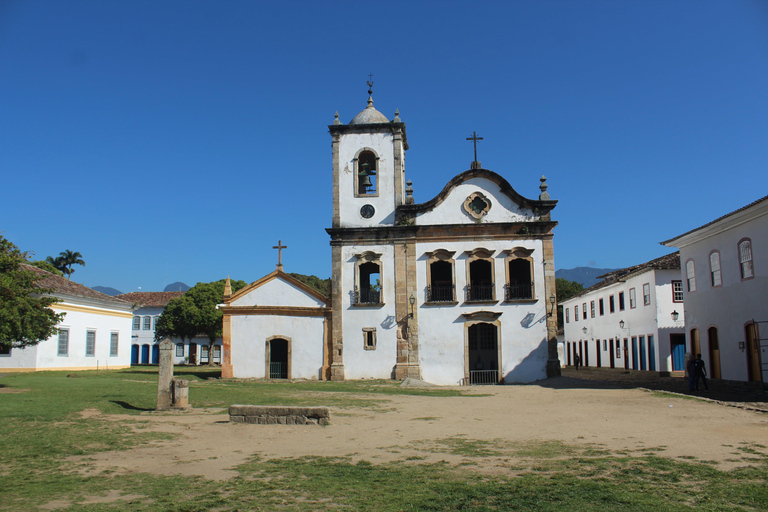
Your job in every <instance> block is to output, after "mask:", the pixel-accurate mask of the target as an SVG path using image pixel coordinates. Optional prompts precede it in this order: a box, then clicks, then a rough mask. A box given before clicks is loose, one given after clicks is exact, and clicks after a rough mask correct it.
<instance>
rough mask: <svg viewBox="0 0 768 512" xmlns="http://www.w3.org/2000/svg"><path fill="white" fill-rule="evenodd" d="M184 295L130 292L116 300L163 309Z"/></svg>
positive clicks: (180, 293) (176, 293)
mask: <svg viewBox="0 0 768 512" xmlns="http://www.w3.org/2000/svg"><path fill="white" fill-rule="evenodd" d="M182 295H184V292H131V293H124V294H122V295H117V297H118V298H120V299H123V300H125V301H128V302H130V303H132V304H140V305H142V306H144V307H150V308H152V307H157V308H164V307H165V306H167V305H168V302H169V301H170V300H171V299H176V298H178V297H181V296H182Z"/></svg>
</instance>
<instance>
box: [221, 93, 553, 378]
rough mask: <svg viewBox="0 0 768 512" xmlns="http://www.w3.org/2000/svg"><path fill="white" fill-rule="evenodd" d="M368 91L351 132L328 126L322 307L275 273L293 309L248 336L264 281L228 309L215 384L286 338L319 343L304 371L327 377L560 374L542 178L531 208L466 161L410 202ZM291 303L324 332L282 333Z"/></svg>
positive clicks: (396, 145) (395, 129)
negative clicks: (430, 193)
mask: <svg viewBox="0 0 768 512" xmlns="http://www.w3.org/2000/svg"><path fill="white" fill-rule="evenodd" d="M370 94H371V91H369V98H368V106H367V107H366V108H365V109H364V110H363V111H362V112H360V113H359V114H357V115H356V116H355V117H354V118H353V119H352V120H351V121H350V122H349V124H342V123H341V121H340V120H339V116H338V114H336V119H335V121H334V123H333V124H332V125H330V126H329V130H330V134H331V137H332V149H333V151H332V159H333V219H332V227H331V228H329V229H328V230H327V231H328V233H329V235H330V236H331V253H332V290H331V300H330V305H327V304H326V303H325V302H324V299H321V298H320V297H316V296H313V295H312V294H310V293H309V292H308V291H307V290H302V289H301V287H299V286H298V285H297V284H296V283H295V282H292V281H290V280H288V279H287V278H286V277H285V274H282V273H281V272H280V271H279V270H278V271H276V273H273V274H270V276H267V277H265V278H264V280H269V282H275V284H274V285H273V286H276V287H277V286H280V287H282V289H283V290H286V291H284V292H280V293H286V297H288V296H289V295H288V294H287V290H288V288H292V289H293V290H294V292H295V293H293V292H292V293H293V295H292V296H294V297H295V301H293V302H290V303H284V304H282V307H284V308H287V309H286V310H285V311H277V310H274V311H275V314H274V315H272V316H271V317H269V318H264V317H262V318H261V319H259V322H258V326H257V325H256V324H255V323H254V324H253V327H252V328H245V324H246V321H247V320H248V318H249V316H251V315H259V314H261V315H264V314H266V313H267V312H268V311H270V309H268V308H274V307H276V303H275V301H276V300H277V299H276V298H275V297H276V296H275V295H274V293H277V291H275V292H274V293H272V294H267V293H263V294H262V295H261V296H260V297H259V298H256V297H255V296H254V297H253V298H251V297H250V294H252V293H256V292H257V291H258V290H259V289H262V288H263V289H264V291H265V292H266V288H265V285H266V283H262V284H261V285H257V283H259V282H257V283H254V284H253V285H251V287H249V288H250V291H244V290H241V291H240V292H238V294H236V295H235V296H232V297H230V298H229V300H225V306H224V307H223V311H224V313H225V320H224V321H225V334H224V363H223V372H224V375H225V376H228V375H229V376H238V375H242V374H244V372H246V370H243V369H241V367H243V366H249V365H252V364H255V366H256V367H260V368H266V365H267V364H268V361H270V360H271V359H270V358H271V357H272V356H271V355H270V354H269V347H270V346H271V345H270V343H271V342H270V340H274V339H279V340H285V339H287V338H288V337H290V338H291V339H292V342H291V345H290V346H291V347H292V353H293V354H294V355H295V354H296V350H297V348H298V347H302V349H303V348H305V347H306V348H308V347H310V346H311V347H313V348H312V349H311V351H312V352H313V353H317V349H318V347H321V346H322V348H323V349H324V352H323V354H322V357H320V355H319V353H318V355H316V356H315V359H314V368H315V369H316V371H317V372H318V374H319V376H320V377H321V378H330V379H332V380H343V379H363V378H394V379H403V378H406V377H413V378H418V379H422V380H425V381H428V382H431V383H435V384H445V385H450V384H461V383H471V382H488V383H492V382H509V383H511V382H530V381H533V380H537V379H542V378H544V377H546V376H547V375H556V374H558V373H559V362H558V358H557V352H556V351H557V346H556V315H553V311H554V308H555V276H554V255H553V245H552V237H553V233H552V230H553V228H554V227H555V226H556V225H557V223H556V222H555V221H553V220H552V219H551V216H550V212H551V210H552V209H553V208H554V207H555V205H556V203H557V201H554V200H550V198H549V194H548V193H547V192H546V189H547V184H546V179H545V178H543V177H542V178H541V180H540V181H541V183H540V186H539V188H540V189H541V193H540V195H539V198H538V199H528V198H525V197H523V196H521V195H520V194H519V193H518V192H516V191H515V189H514V188H512V186H511V185H510V184H509V183H508V182H507V180H505V179H504V178H503V177H501V176H500V175H498V174H496V173H495V172H493V171H490V170H487V169H483V168H482V166H481V165H480V162H478V161H474V162H472V164H471V168H470V169H469V170H467V171H465V172H462V173H460V174H459V175H457V176H455V177H454V178H453V179H451V180H450V181H449V182H448V184H447V185H446V186H445V187H444V188H443V190H442V191H441V192H440V193H439V194H438V195H437V196H436V197H434V198H432V199H431V200H429V201H427V202H424V203H419V204H416V203H415V201H414V198H413V189H412V186H411V182H410V181H406V176H405V152H406V151H407V150H408V139H407V136H406V129H405V123H403V122H402V121H401V119H400V116H399V113H398V112H397V111H396V112H395V117H394V119H393V120H392V121H390V120H388V119H387V118H386V117H385V116H384V115H383V114H382V113H381V112H379V111H378V110H376V109H375V108H374V106H373V99H372V97H371V96H370ZM264 280H262V281H264ZM301 293H303V296H299V295H301ZM297 294H299V295H297ZM246 297H247V298H246ZM238 301H240V302H242V304H241V306H242V307H246V306H250V307H251V310H250V311H246V310H245V309H241V310H238V311H237V315H239V316H237V317H235V314H236V310H234V309H232V308H233V307H236V306H237V304H236V303H238ZM251 303H256V304H259V305H262V304H263V305H264V306H263V308H267V309H261V310H257V309H255V306H252V305H251ZM297 308H308V309H306V310H301V311H304V314H305V315H307V318H309V317H312V318H316V319H317V323H318V324H319V323H320V322H322V325H323V326H324V327H323V329H320V327H319V326H315V327H313V332H314V334H312V335H311V336H314V338H312V339H310V338H311V337H310V335H309V334H308V333H306V334H302V335H301V336H299V335H298V333H297V335H295V336H294V335H291V336H288V335H287V334H285V333H284V332H283V330H285V329H287V328H288V326H287V325H286V326H285V327H283V326H281V325H283V324H281V322H282V320H281V318H282V313H286V314H290V315H292V316H293V317H296V316H297V313H298V311H300V310H299V309H297ZM289 310H291V311H289ZM329 310H330V311H329ZM277 313H280V314H277ZM251 321H253V322H255V320H254V319H251ZM228 322H229V326H230V332H229V334H228V333H227V323H228ZM302 322H306V323H308V321H306V320H302ZM241 326H242V327H241ZM294 332H296V331H294ZM321 339H324V340H325V342H324V343H322V345H321V344H320V342H319V340H321ZM247 344H254V348H253V349H252V353H253V354H257V353H259V352H263V353H264V359H263V360H262V359H261V358H259V359H258V360H254V359H252V358H250V357H249V358H241V357H240V355H241V354H243V353H244V351H243V350H244V349H241V348H239V346H242V345H247ZM272 345H273V343H272ZM273 349H274V347H273ZM249 350H250V349H249ZM280 350H281V351H282V349H280ZM308 350H309V348H308ZM289 352H291V350H290V349H289ZM281 353H282V352H281ZM259 357H261V356H259ZM294 367H295V364H294Z"/></svg>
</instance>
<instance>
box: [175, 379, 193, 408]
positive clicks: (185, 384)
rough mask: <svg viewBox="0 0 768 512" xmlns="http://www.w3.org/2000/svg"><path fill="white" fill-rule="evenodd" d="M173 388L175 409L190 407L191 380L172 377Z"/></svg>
mask: <svg viewBox="0 0 768 512" xmlns="http://www.w3.org/2000/svg"><path fill="white" fill-rule="evenodd" d="M171 389H172V390H173V405H172V407H173V408H174V409H189V381H188V380H186V379H179V378H178V377H174V378H173V379H171Z"/></svg>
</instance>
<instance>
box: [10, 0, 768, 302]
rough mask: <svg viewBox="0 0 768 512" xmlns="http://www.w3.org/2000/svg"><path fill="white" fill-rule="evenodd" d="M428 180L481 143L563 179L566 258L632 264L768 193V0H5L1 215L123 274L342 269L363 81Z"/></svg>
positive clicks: (129, 284)
mask: <svg viewBox="0 0 768 512" xmlns="http://www.w3.org/2000/svg"><path fill="white" fill-rule="evenodd" d="M368 73H373V74H374V82H375V85H374V100H375V106H376V108H377V109H378V110H380V111H381V112H382V113H384V114H385V115H386V116H387V117H389V118H390V119H391V118H392V117H393V115H394V111H395V109H396V108H397V109H399V110H400V114H401V118H402V120H403V121H404V122H405V123H406V126H407V130H408V142H409V145H410V150H409V151H408V153H407V161H406V175H407V178H408V179H410V180H412V181H413V184H414V185H413V186H414V190H415V193H414V196H415V198H416V201H417V202H423V201H427V200H429V199H431V198H432V197H433V196H435V195H436V194H437V193H438V192H439V191H440V190H441V189H442V187H443V186H444V185H445V183H446V182H447V181H449V180H450V179H451V178H452V177H453V176H455V175H456V174H458V173H460V172H462V171H464V170H466V169H468V168H469V166H470V162H471V160H472V144H471V143H470V142H467V141H466V140H465V139H466V137H469V136H471V134H472V132H473V131H477V133H478V135H479V136H482V137H483V138H484V140H483V141H481V142H480V143H479V144H478V158H479V160H481V161H482V163H483V167H485V168H487V169H491V170H493V171H495V172H498V173H499V174H501V175H502V176H504V177H505V178H506V179H507V180H508V181H509V182H510V183H511V184H512V186H513V187H514V188H515V189H516V190H517V191H518V192H519V193H521V194H522V195H524V196H526V197H530V198H535V197H537V196H538V193H539V189H538V185H539V177H540V176H541V175H542V174H543V175H546V176H547V178H548V184H549V192H550V194H551V196H552V198H553V199H557V200H559V204H558V206H557V208H555V210H554V211H553V218H554V219H555V220H557V221H559V225H558V227H557V228H556V229H555V264H556V268H573V267H577V266H597V267H602V268H614V267H625V266H629V265H633V264H637V263H641V262H644V261H647V260H650V259H652V258H655V257H657V256H660V255H662V254H665V253H666V252H668V249H666V248H664V247H662V246H660V245H659V242H660V241H661V240H666V239H668V238H672V237H674V236H676V235H679V234H681V233H683V232H685V231H688V230H690V229H692V228H695V227H698V226H700V225H702V224H705V223H706V222H709V221H710V220H712V219H714V218H716V217H718V216H720V215H723V214H725V213H728V212H730V211H733V210H735V209H737V208H740V207H741V206H744V205H746V204H748V203H750V202H752V201H754V200H755V199H758V198H759V197H762V196H764V195H766V194H767V193H768V172H767V171H766V169H768V2H765V1H750V0H731V1H728V2H723V1H706V0H691V1H687V0H676V1H667V0H664V1H653V0H651V1H631V0H628V1H614V0H606V1H582V2H578V1H546V0H545V1H535V2H534V1H504V2H490V1H488V2H466V1H462V2H450V1H448V2H437V1H431V2H427V1H421V2H419V1H415V2H405V1H389V2H352V1H327V2H290V1H288V2H256V1H226V0H225V1H220V2H213V1H210V2H201V1H172V0H165V1H160V2H158V1H137V0H130V1H95V0H94V1H76V0H75V1H68V2H61V1H37V0H28V1H12V0H11V1H8V0H4V1H0V119H1V120H2V121H1V122H0V231H2V232H3V236H5V237H6V238H8V239H9V240H11V241H12V242H14V243H15V244H16V245H18V246H19V247H20V248H21V249H23V250H27V251H32V252H34V253H35V254H36V257H37V258H39V259H44V258H45V257H46V256H48V255H56V254H58V253H59V252H60V251H62V250H65V249H70V250H73V251H79V252H81V253H82V254H83V257H84V259H85V261H86V267H85V268H77V270H76V272H75V273H74V274H73V279H74V280H76V281H78V282H81V283H83V284H86V285H88V286H95V285H103V286H112V287H115V288H118V289H119V290H121V291H123V292H130V291H136V290H137V289H138V288H139V287H141V288H142V290H145V291H147V290H161V289H162V288H163V286H164V284H165V283H172V282H174V281H183V282H186V283H187V284H189V285H193V284H195V283H196V282H198V281H204V282H205V281H212V280H216V279H220V278H223V277H226V276H227V275H231V276H232V278H236V279H242V280H245V281H249V282H250V281H254V280H256V279H258V278H259V277H261V276H263V275H264V274H266V273H268V272H271V271H272V270H274V265H275V263H276V260H277V254H276V252H277V251H274V250H273V249H272V246H274V245H277V241H278V240H282V241H283V244H285V245H287V246H288V249H287V250H285V251H284V252H283V263H284V264H285V270H286V271H288V272H301V273H306V274H315V275H318V276H320V277H328V276H330V272H331V265H330V247H329V244H328V241H329V237H328V235H327V234H326V232H325V228H326V227H329V226H330V223H331V206H332V205H331V138H330V135H329V134H328V129H327V125H329V124H331V123H332V122H333V114H334V112H335V111H337V110H338V112H339V114H340V116H341V119H342V121H343V122H345V123H346V122H349V120H350V119H352V117H354V115H355V114H356V113H357V112H359V111H360V110H362V109H363V108H364V107H365V102H366V100H367V93H366V89H367V86H366V84H365V81H366V80H367V79H368Z"/></svg>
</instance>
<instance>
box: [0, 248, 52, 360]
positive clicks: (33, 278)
mask: <svg viewBox="0 0 768 512" xmlns="http://www.w3.org/2000/svg"><path fill="white" fill-rule="evenodd" d="M28 256H29V254H28V253H24V252H21V251H20V250H19V248H18V247H16V246H15V245H14V244H13V243H11V242H9V241H8V240H6V239H5V237H3V236H2V235H0V345H3V346H5V347H8V346H11V347H17V348H24V347H29V346H32V345H37V344H38V343H40V342H41V341H44V340H47V339H48V338H50V337H51V336H53V335H54V334H55V333H56V324H58V323H59V322H61V321H62V320H63V319H64V313H58V314H57V313H55V312H54V311H53V310H52V309H50V307H49V306H51V305H52V304H55V303H57V302H59V299H57V298H56V297H51V296H50V295H45V294H47V293H51V292H52V291H53V290H51V289H48V288H40V287H38V286H36V285H35V283H36V282H37V281H39V280H40V279H41V278H40V276H39V275H37V274H36V273H35V272H33V271H31V270H27V269H25V268H23V267H22V264H24V263H27V257H28Z"/></svg>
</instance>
